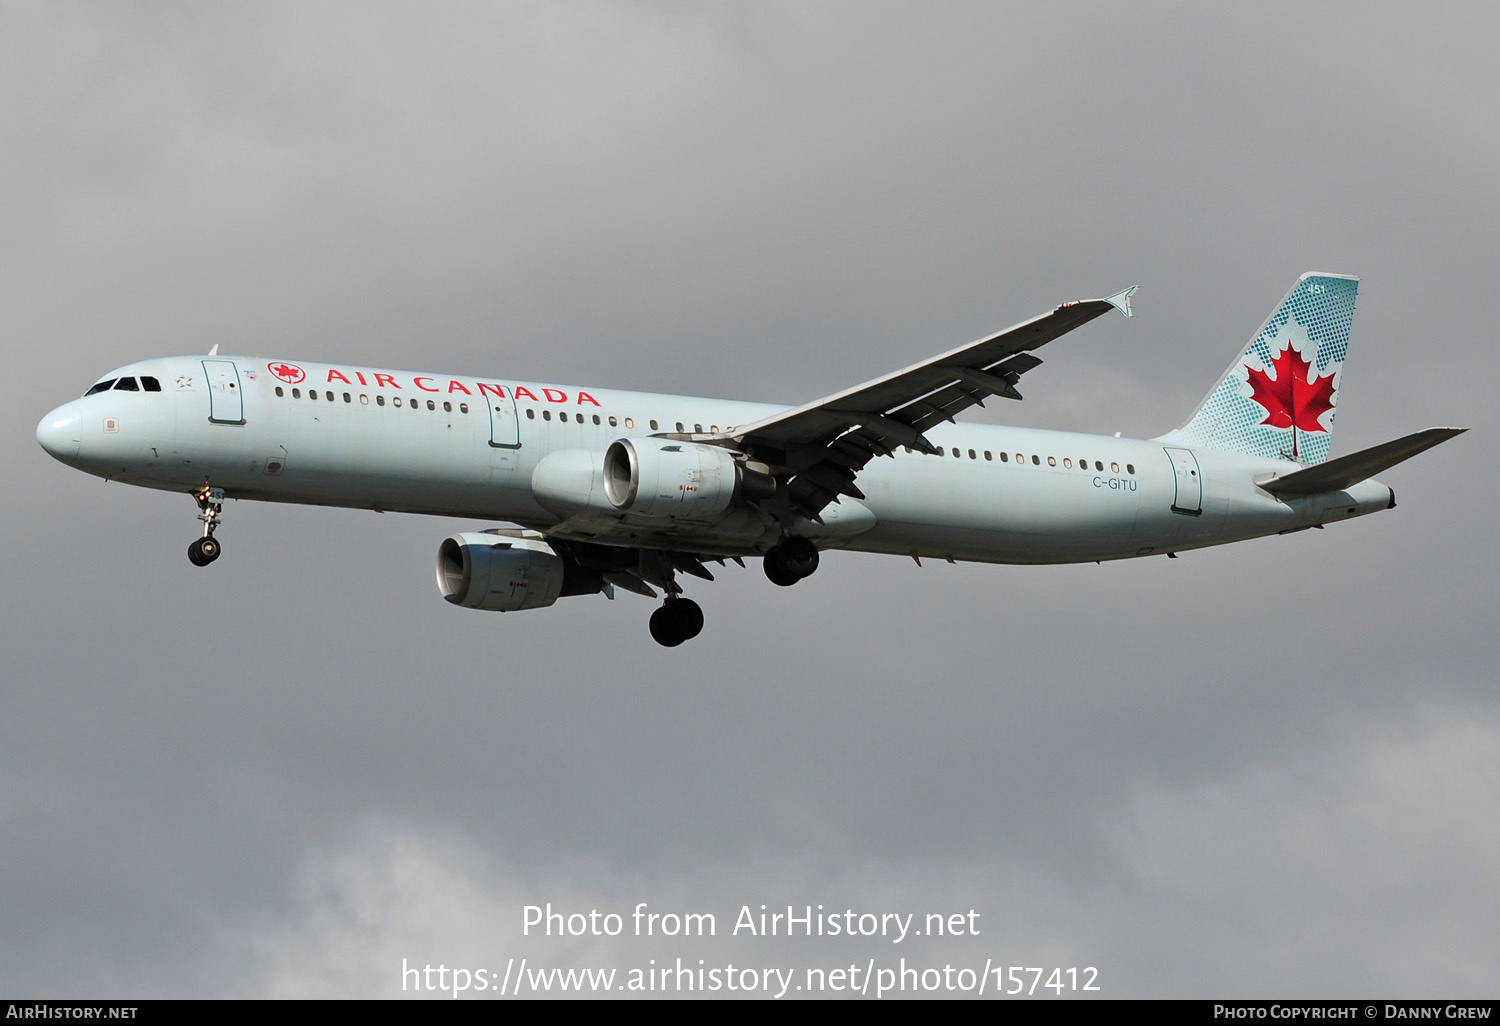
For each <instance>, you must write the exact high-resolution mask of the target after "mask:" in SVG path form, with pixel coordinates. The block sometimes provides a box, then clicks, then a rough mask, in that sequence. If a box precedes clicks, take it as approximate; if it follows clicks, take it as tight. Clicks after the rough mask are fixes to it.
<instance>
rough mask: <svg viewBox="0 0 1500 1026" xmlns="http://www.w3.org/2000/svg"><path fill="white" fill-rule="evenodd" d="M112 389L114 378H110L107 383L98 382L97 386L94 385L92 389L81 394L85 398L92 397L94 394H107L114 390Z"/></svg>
mask: <svg viewBox="0 0 1500 1026" xmlns="http://www.w3.org/2000/svg"><path fill="white" fill-rule="evenodd" d="M114 387H115V379H114V378H110V379H109V380H108V381H101V382H99V384H97V385H95V386H94V387H93V388H91V389H89V390H88V391H87V392H85V393H83V394H84V395H86V396H87V395H93V394H95V393H96V392H108V391H109V390H110V389H111V388H114Z"/></svg>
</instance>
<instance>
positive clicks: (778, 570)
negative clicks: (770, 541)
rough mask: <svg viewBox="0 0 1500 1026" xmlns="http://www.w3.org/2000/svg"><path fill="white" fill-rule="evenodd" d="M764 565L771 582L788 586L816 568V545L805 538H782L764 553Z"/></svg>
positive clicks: (810, 573)
mask: <svg viewBox="0 0 1500 1026" xmlns="http://www.w3.org/2000/svg"><path fill="white" fill-rule="evenodd" d="M765 566H766V576H767V577H769V578H770V579H771V583H772V584H779V585H781V586H782V587H783V588H789V587H791V586H792V585H794V584H796V583H797V582H798V581H800V580H802V578H804V577H811V576H812V574H813V571H814V570H816V569H817V568H818V547H817V546H816V545H814V544H813V543H812V542H810V541H808V540H807V539H806V538H796V537H792V538H783V539H782V540H781V542H780V544H778V545H776V546H775V547H774V548H773V549H771V551H770V552H767V553H766V560H765Z"/></svg>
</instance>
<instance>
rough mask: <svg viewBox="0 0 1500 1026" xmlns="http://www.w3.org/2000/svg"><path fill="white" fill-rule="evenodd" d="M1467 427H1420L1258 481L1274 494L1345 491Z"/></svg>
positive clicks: (1461, 431)
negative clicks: (1323, 461)
mask: <svg viewBox="0 0 1500 1026" xmlns="http://www.w3.org/2000/svg"><path fill="white" fill-rule="evenodd" d="M1467 430H1469V429H1468V428H1451V427H1440V428H1428V429H1427V430H1426V431H1418V432H1417V433H1416V434H1414V435H1407V436H1406V437H1405V438H1397V439H1396V440H1395V441H1391V442H1382V443H1381V444H1380V445H1375V446H1371V447H1370V448H1368V449H1361V450H1360V451H1359V452H1355V453H1350V454H1349V455H1348V456H1340V457H1339V458H1338V459H1336V460H1329V461H1328V462H1327V463H1319V464H1318V465H1317V466H1313V467H1308V468H1306V469H1305V470H1298V471H1296V472H1294V473H1291V474H1287V475H1286V476H1285V477H1273V478H1271V479H1270V480H1269V481H1257V482H1256V483H1257V484H1259V485H1260V487H1261V488H1263V489H1265V490H1266V491H1268V492H1270V493H1271V494H1272V495H1278V496H1279V495H1313V494H1316V493H1317V492H1337V491H1342V490H1343V489H1345V488H1348V487H1350V486H1351V485H1356V484H1359V482H1361V481H1367V480H1369V479H1370V478H1372V477H1374V476H1375V475H1376V474H1379V473H1380V472H1381V471H1384V470H1389V469H1390V468H1391V467H1394V466H1395V465H1396V464H1398V463H1402V462H1405V461H1406V460H1409V459H1411V458H1412V457H1413V456H1415V455H1417V453H1419V452H1426V451H1427V450H1428V449H1431V448H1432V447H1433V446H1434V445H1438V444H1439V443H1441V442H1446V441H1447V440H1448V439H1450V438H1452V437H1454V436H1455V435H1461V434H1463V433H1464V432H1465V431H1467Z"/></svg>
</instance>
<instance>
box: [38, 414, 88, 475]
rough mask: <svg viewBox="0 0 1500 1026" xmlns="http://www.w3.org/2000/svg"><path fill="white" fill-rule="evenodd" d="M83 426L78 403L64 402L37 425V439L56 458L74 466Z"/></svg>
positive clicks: (81, 438) (81, 439)
mask: <svg viewBox="0 0 1500 1026" xmlns="http://www.w3.org/2000/svg"><path fill="white" fill-rule="evenodd" d="M82 428H83V418H82V417H81V416H80V415H79V412H78V405H77V403H64V404H63V405H61V406H59V407H58V408H57V409H55V410H53V411H52V412H51V413H49V414H47V415H46V416H45V417H43V418H42V422H41V423H40V424H38V425H37V426H36V440H37V441H38V442H39V443H41V446H42V448H43V449H46V450H47V452H48V453H49V454H50V455H51V456H52V457H53V458H54V459H57V460H61V461H62V462H63V463H66V464H68V465H69V466H72V464H73V461H74V460H76V459H78V447H79V445H80V444H81V443H82V441H83V430H82Z"/></svg>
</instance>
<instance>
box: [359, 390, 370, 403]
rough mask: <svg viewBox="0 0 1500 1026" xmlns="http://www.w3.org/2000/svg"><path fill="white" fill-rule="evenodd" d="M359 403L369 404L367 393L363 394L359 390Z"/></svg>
mask: <svg viewBox="0 0 1500 1026" xmlns="http://www.w3.org/2000/svg"><path fill="white" fill-rule="evenodd" d="M359 405H361V406H369V405H370V397H369V396H367V395H365V394H364V393H363V392H361V393H360V394H359Z"/></svg>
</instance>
